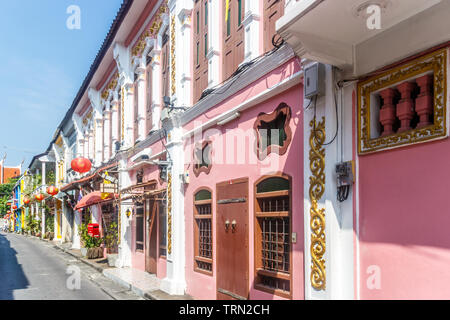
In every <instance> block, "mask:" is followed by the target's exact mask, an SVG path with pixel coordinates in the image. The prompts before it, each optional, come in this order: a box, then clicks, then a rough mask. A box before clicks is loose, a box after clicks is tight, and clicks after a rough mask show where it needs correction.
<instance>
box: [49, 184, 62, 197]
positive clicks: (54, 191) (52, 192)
mask: <svg viewBox="0 0 450 320" xmlns="http://www.w3.org/2000/svg"><path fill="white" fill-rule="evenodd" d="M58 192H59V190H58V188H57V187H55V186H50V187H47V193H48V194H49V195H51V196H56V195H57V194H58Z"/></svg>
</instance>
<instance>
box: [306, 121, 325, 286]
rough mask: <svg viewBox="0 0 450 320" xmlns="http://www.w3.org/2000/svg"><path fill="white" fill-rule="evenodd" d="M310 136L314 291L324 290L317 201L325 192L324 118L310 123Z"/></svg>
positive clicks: (321, 227)
mask: <svg viewBox="0 0 450 320" xmlns="http://www.w3.org/2000/svg"><path fill="white" fill-rule="evenodd" d="M310 127H311V136H310V138H309V144H310V147H311V149H310V151H309V163H310V169H311V177H310V178H309V197H310V199H311V209H310V224H311V262H312V263H311V285H312V287H313V288H314V289H316V290H325V287H326V272H325V259H324V255H325V250H326V238H325V209H324V208H322V209H321V208H319V204H318V202H319V200H320V199H321V198H322V196H323V194H324V192H325V148H323V144H324V142H325V118H322V121H320V122H318V123H317V122H316V119H315V117H314V119H313V120H312V121H311V123H310Z"/></svg>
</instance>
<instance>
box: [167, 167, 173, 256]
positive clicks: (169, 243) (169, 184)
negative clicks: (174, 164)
mask: <svg viewBox="0 0 450 320" xmlns="http://www.w3.org/2000/svg"><path fill="white" fill-rule="evenodd" d="M167 253H168V254H171V253H172V174H171V173H169V174H168V175H167Z"/></svg>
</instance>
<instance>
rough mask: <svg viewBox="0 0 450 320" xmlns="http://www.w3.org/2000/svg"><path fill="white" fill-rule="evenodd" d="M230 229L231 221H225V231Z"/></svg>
mask: <svg viewBox="0 0 450 320" xmlns="http://www.w3.org/2000/svg"><path fill="white" fill-rule="evenodd" d="M229 227H230V220H227V221H225V230H228V228H229Z"/></svg>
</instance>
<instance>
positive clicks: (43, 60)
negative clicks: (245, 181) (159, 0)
mask: <svg viewBox="0 0 450 320" xmlns="http://www.w3.org/2000/svg"><path fill="white" fill-rule="evenodd" d="M121 3H122V0H38V1H37V0H13V1H0V43H1V45H0V97H1V100H0V119H1V122H0V157H3V155H4V153H5V152H6V153H7V158H6V164H7V165H14V166H15V165H18V164H19V163H20V162H22V160H24V161H25V162H24V167H27V166H28V164H29V162H30V160H31V158H32V157H33V156H34V155H36V154H38V153H42V152H44V151H45V150H46V149H47V147H48V145H49V143H50V141H51V138H52V136H53V134H54V132H55V130H56V128H57V126H58V125H59V123H60V122H61V120H62V119H63V117H64V115H65V113H66V111H67V110H68V109H69V107H70V106H71V104H72V102H73V99H74V98H75V95H76V93H77V92H78V89H79V88H80V86H81V84H82V82H83V80H84V78H85V76H86V75H87V73H88V71H89V67H90V66H91V64H92V62H93V61H94V58H95V56H96V54H97V52H98V50H99V49H100V46H101V44H102V43H103V40H104V38H105V37H106V34H107V33H108V30H109V27H110V25H111V23H112V21H113V19H114V17H115V16H116V13H117V11H118V9H119V8H120V5H121ZM70 5H77V6H79V7H80V9H81V29H80V30H69V29H68V28H67V27H66V21H67V19H68V18H69V16H70V15H69V14H67V13H66V10H67V8H68V7H69V6H70Z"/></svg>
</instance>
